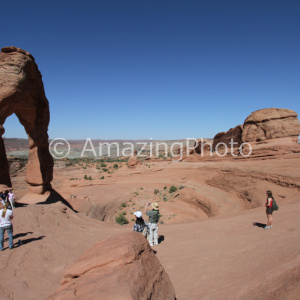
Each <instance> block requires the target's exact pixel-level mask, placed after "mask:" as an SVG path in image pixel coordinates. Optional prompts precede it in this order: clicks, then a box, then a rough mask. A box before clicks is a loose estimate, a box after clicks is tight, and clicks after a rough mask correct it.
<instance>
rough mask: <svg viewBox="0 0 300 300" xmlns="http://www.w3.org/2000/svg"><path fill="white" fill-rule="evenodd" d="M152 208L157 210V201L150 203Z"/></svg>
mask: <svg viewBox="0 0 300 300" xmlns="http://www.w3.org/2000/svg"><path fill="white" fill-rule="evenodd" d="M151 205H152V207H153V209H155V210H158V203H157V202H154V203H151Z"/></svg>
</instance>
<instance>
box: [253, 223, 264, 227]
mask: <svg viewBox="0 0 300 300" xmlns="http://www.w3.org/2000/svg"><path fill="white" fill-rule="evenodd" d="M253 226H257V227H260V228H265V227H266V226H267V224H263V223H258V222H253Z"/></svg>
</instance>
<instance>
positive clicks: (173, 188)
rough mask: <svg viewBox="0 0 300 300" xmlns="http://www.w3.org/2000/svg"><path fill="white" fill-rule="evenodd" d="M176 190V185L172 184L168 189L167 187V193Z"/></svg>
mask: <svg viewBox="0 0 300 300" xmlns="http://www.w3.org/2000/svg"><path fill="white" fill-rule="evenodd" d="M176 191H177V187H176V186H175V185H172V186H171V187H170V189H169V193H170V194H171V193H174V192H176Z"/></svg>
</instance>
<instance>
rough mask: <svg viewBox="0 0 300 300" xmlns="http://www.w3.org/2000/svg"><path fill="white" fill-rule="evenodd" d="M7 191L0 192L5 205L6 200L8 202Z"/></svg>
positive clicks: (0, 197) (0, 198)
mask: <svg viewBox="0 0 300 300" xmlns="http://www.w3.org/2000/svg"><path fill="white" fill-rule="evenodd" d="M7 193H8V192H7ZM7 193H6V191H2V192H1V193H0V200H1V202H2V204H3V205H4V204H5V202H6V199H7Z"/></svg>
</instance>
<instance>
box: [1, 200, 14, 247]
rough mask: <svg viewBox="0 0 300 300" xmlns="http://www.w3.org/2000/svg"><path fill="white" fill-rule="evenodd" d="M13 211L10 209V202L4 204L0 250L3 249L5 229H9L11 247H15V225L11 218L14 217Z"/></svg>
mask: <svg viewBox="0 0 300 300" xmlns="http://www.w3.org/2000/svg"><path fill="white" fill-rule="evenodd" d="M13 217H14V216H13V212H12V210H11V209H9V203H8V202H6V203H5V204H4V208H3V209H1V210H0V251H2V250H3V239H4V233H5V230H7V234H8V240H9V249H12V248H13V247H14V243H13V226H12V222H11V220H12V219H13Z"/></svg>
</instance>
